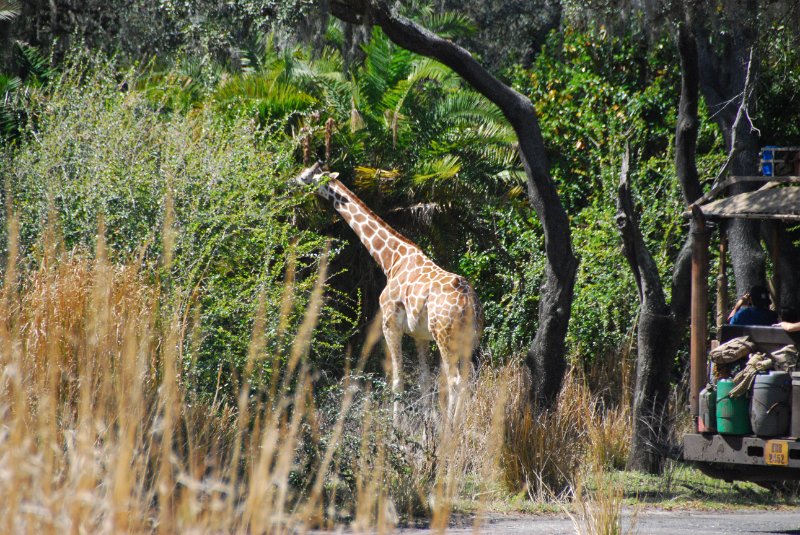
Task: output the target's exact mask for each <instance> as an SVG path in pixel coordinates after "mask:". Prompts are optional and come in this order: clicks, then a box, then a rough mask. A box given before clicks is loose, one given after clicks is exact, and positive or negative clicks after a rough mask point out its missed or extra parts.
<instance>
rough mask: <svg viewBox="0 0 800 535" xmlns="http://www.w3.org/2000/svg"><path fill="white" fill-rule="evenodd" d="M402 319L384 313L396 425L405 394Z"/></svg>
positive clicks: (385, 337)
mask: <svg viewBox="0 0 800 535" xmlns="http://www.w3.org/2000/svg"><path fill="white" fill-rule="evenodd" d="M400 319H401V318H400V317H399V314H397V313H394V312H389V313H386V312H384V315H383V337H384V339H385V340H386V349H387V351H388V353H389V362H390V366H391V370H390V371H391V381H392V394H394V403H393V405H392V420H393V421H394V423H395V424H397V423H398V420H399V417H400V410H401V407H400V396H401V394H402V393H403V377H402V375H403V344H402V341H403V326H402V323H401V321H400Z"/></svg>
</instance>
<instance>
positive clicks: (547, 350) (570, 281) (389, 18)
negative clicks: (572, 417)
mask: <svg viewBox="0 0 800 535" xmlns="http://www.w3.org/2000/svg"><path fill="white" fill-rule="evenodd" d="M331 10H332V13H333V15H334V16H336V17H338V18H340V19H342V20H344V21H346V22H351V23H362V24H363V23H369V22H372V23H373V24H377V25H378V26H380V27H381V28H382V29H383V31H384V32H385V33H386V35H388V36H389V38H390V39H391V40H392V41H393V42H395V43H396V44H398V45H399V46H402V47H403V48H406V49H408V50H410V51H412V52H414V53H417V54H420V55H423V56H427V57H430V58H433V59H436V60H438V61H440V62H441V63H443V64H444V65H446V66H448V67H449V68H451V69H453V71H455V72H456V73H458V74H459V75H460V76H461V77H462V78H464V80H466V81H467V83H469V84H470V85H471V86H472V87H473V88H474V89H475V90H476V91H478V92H479V93H481V94H482V95H483V96H485V97H486V98H488V99H489V100H490V101H492V102H493V103H494V104H495V105H496V106H497V107H498V108H500V110H501V111H502V112H503V115H504V116H505V117H506V119H507V120H508V121H509V123H511V126H512V127H513V128H514V131H515V133H516V134H517V138H518V140H519V151H520V156H521V159H522V164H523V167H524V169H525V173H526V175H527V185H528V198H529V201H530V203H531V205H532V207H533V209H534V210H535V211H536V214H537V216H538V217H539V221H540V222H541V224H542V229H543V231H544V242H545V253H546V256H547V265H546V268H545V281H544V283H543V285H542V288H541V297H540V301H539V328H538V329H537V331H536V336H535V338H534V341H533V343H532V344H531V347H530V348H529V350H528V354H527V358H526V364H527V366H528V367H529V369H530V371H531V376H532V392H531V397H532V400H533V401H534V402H535V403H538V404H542V405H544V406H545V407H547V406H552V404H553V403H554V402H555V400H556V397H557V395H558V392H559V390H560V389H561V383H562V380H563V376H564V372H565V370H566V361H565V358H564V354H565V345H564V339H565V336H566V332H567V325H568V323H569V317H570V311H571V307H572V296H573V289H574V285H575V275H576V271H577V265H578V262H577V259H576V258H575V256H574V254H573V251H572V240H571V234H570V228H569V219H568V218H567V213H566V211H565V210H564V207H563V205H562V204H561V201H560V199H559V197H558V193H557V191H556V187H555V184H554V183H553V180H552V178H551V176H550V172H549V169H548V166H547V160H546V156H545V148H544V141H543V139H542V135H541V131H540V130H539V121H538V118H537V115H536V110H535V109H534V107H533V103H531V101H530V99H528V98H527V97H525V96H524V95H521V94H520V93H518V92H517V91H515V90H513V89H512V88H511V87H509V86H507V85H506V84H504V83H502V82H501V81H500V80H498V79H497V78H495V77H494V76H493V75H492V74H491V73H490V72H489V71H487V70H486V69H485V68H484V67H483V66H482V65H481V64H480V63H478V62H477V61H476V60H475V59H474V58H473V57H472V55H470V53H469V52H467V51H466V50H465V49H463V48H462V47H460V46H458V45H456V44H455V43H453V42H452V41H449V40H446V39H443V38H441V37H439V36H437V35H435V34H434V33H432V32H430V31H428V30H426V29H425V28H422V27H421V26H419V25H418V24H416V23H414V22H413V21H410V20H408V19H406V18H403V17H401V16H399V15H397V14H396V13H394V12H393V11H392V10H391V9H390V8H389V7H388V6H387V5H386V4H384V3H383V2H381V1H379V0H372V1H370V0H332V1H331Z"/></svg>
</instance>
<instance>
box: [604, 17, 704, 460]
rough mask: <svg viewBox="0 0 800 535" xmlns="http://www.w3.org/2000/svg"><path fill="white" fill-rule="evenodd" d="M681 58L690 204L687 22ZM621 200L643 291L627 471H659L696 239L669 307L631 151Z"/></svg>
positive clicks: (681, 124) (693, 138)
mask: <svg viewBox="0 0 800 535" xmlns="http://www.w3.org/2000/svg"><path fill="white" fill-rule="evenodd" d="M677 46H678V53H679V56H680V60H681V96H680V102H679V104H678V120H677V124H676V126H675V170H676V173H677V177H678V182H680V185H681V190H682V191H683V196H684V199H685V200H686V203H687V205H688V204H691V203H693V202H694V201H696V200H697V199H698V198H699V197H700V196H701V195H702V187H701V186H700V181H699V180H698V176H697V166H696V158H695V156H696V146H697V131H698V127H699V121H698V118H697V106H698V98H699V90H698V77H699V74H698V63H697V48H696V44H695V38H694V34H693V33H692V31H691V28H690V27H689V26H688V25H686V24H681V25H680V26H679V27H678V38H677ZM623 163H624V165H623V169H622V172H621V175H620V188H619V191H618V193H619V195H618V199H617V224H618V226H619V229H620V234H621V236H622V241H623V246H624V249H623V250H624V252H625V257H626V259H627V260H628V263H629V265H630V267H631V270H632V271H633V274H634V278H635V279H636V283H637V287H638V289H639V300H640V313H639V324H638V331H637V339H636V341H637V358H636V383H635V386H634V394H633V440H632V443H631V452H630V455H629V457H628V463H627V464H628V468H629V469H633V470H642V471H645V472H650V473H660V472H661V470H662V468H663V458H664V455H663V453H664V451H663V450H664V448H663V447H662V445H663V444H665V443H667V442H668V438H669V437H668V435H669V429H670V424H671V422H670V421H669V419H668V414H669V411H668V402H669V386H670V376H671V373H670V372H671V371H672V364H673V361H674V358H675V352H676V350H677V347H678V344H679V343H680V341H681V338H682V337H683V333H684V332H685V331H686V324H687V320H688V317H689V307H690V299H691V287H690V280H691V260H692V238H691V235H690V236H687V239H686V241H685V243H684V245H683V248H682V249H681V251H680V253H679V254H678V256H677V258H676V259H675V265H674V267H673V271H672V301H671V303H670V305H669V306H667V304H666V299H665V297H664V291H663V288H662V285H661V281H660V279H659V276H658V269H657V267H656V264H655V262H654V261H653V258H652V256H651V255H650V252H649V251H648V250H647V248H646V246H645V243H644V240H643V239H642V236H641V232H640V230H639V227H638V223H637V221H636V218H635V216H634V211H633V203H632V200H631V195H630V187H629V186H628V169H627V168H628V155H627V152H626V155H625V159H624V161H623Z"/></svg>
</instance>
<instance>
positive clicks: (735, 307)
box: [728, 293, 750, 323]
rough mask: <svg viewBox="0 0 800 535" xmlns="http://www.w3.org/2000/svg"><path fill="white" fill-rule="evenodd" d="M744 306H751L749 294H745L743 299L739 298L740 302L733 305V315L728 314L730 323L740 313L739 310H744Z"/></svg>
mask: <svg viewBox="0 0 800 535" xmlns="http://www.w3.org/2000/svg"><path fill="white" fill-rule="evenodd" d="M744 305H750V294H749V293H746V294H744V295H743V296H742V297H740V298H739V300H738V301H736V304H735V305H733V310H731V313H730V314H728V323H730V322H731V320H732V319H733V317H734V316H735V315H736V313H737V312H739V309H740V308H742V307H743V306H744Z"/></svg>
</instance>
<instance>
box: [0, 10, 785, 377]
mask: <svg viewBox="0 0 800 535" xmlns="http://www.w3.org/2000/svg"><path fill="white" fill-rule="evenodd" d="M281 5H282V6H283V7H282V8H281V9H283V11H281V10H278V11H279V12H278V11H276V12H269V13H268V12H267V11H264V9H265V8H264V5H262V4H260V3H257V2H237V3H235V6H233V7H231V10H229V11H224V10H223V11H221V12H215V11H214V9H212V7H213V6H210V5H209V6H205V4H203V5H201V6H199V7H197V9H199V10H201V11H202V9H206V8H207V9H206V11H205V13H206V16H205V17H204V18H196V19H192V17H191V16H190V14H187V13H186V12H185V10H186V9H189V8H187V7H186V6H184V5H183V4H180V3H175V2H165V3H163V5H162V6H161V7H160V8H159V9H164V10H166V12H168V15H169V16H168V17H167V18H166V19H164V20H165V24H166V23H169V24H172V23H173V22H175V21H176V20H192V21H193V22H192V24H190V25H188V26H184V27H182V29H181V33H180V38H179V39H178V36H176V39H177V41H176V43H174V44H173V45H172V46H173V48H172V49H169V47H167V49H168V50H169V51H168V52H164V53H163V54H160V55H158V54H157V55H156V56H155V57H154V58H153V57H151V58H150V59H149V60H148V61H146V62H144V63H139V62H137V61H131V56H129V55H127V53H126V54H120V55H118V56H116V57H115V58H114V59H113V60H109V59H101V58H107V57H108V56H107V55H105V54H103V53H98V52H88V53H87V52H85V51H80V50H77V49H73V50H72V51H71V52H69V53H68V55H67V57H68V59H66V60H61V61H58V60H55V59H50V58H48V56H47V55H46V53H45V52H44V51H42V50H39V49H37V48H35V47H31V46H29V45H26V44H24V43H17V44H16V45H15V47H16V49H15V50H16V52H14V53H15V54H16V55H15V57H16V60H15V61H14V65H15V66H16V67H15V69H14V72H13V73H11V72H9V73H8V74H7V75H4V76H2V77H0V91H2V92H3V93H4V94H5V98H4V100H3V105H2V106H0V127H2V132H3V133H2V135H3V139H4V141H5V143H4V146H3V148H2V156H1V157H0V166H2V167H0V173H2V176H3V177H4V179H5V181H6V183H7V185H8V186H7V188H8V192H9V193H10V194H11V195H12V197H13V206H14V208H15V210H16V211H17V212H18V214H19V215H20V217H21V219H22V228H21V232H22V243H23V247H24V252H25V255H26V258H27V259H28V261H29V262H30V263H31V265H32V264H33V263H35V260H36V258H37V257H38V256H37V255H39V251H37V249H36V247H37V243H38V239H39V236H41V234H42V233H43V231H44V229H45V228H46V227H47V224H48V222H50V221H53V220H54V218H55V219H56V220H57V221H58V225H57V226H58V228H60V229H61V232H62V233H63V242H64V246H65V247H66V248H68V249H73V248H79V249H86V250H87V251H91V250H92V244H93V242H94V239H95V236H96V232H97V227H98V221H99V220H100V219H102V220H103V221H104V224H105V228H106V229H107V230H106V234H107V237H108V240H109V243H110V244H111V247H112V250H113V254H114V255H115V256H116V257H117V258H120V259H121V258H131V257H137V258H140V259H141V262H142V265H143V268H144V269H146V270H148V273H151V274H152V276H153V277H154V278H156V279H158V280H159V281H161V282H162V284H164V285H165V288H167V289H168V290H169V291H168V293H169V295H170V299H173V300H175V302H181V303H184V306H186V307H187V308H186V310H185V311H184V312H185V317H186V323H187V325H188V326H189V328H192V329H195V330H196V332H197V334H198V336H196V337H194V338H193V340H195V341H196V345H193V346H191V347H187V348H186V356H187V357H186V358H187V361H186V366H187V371H190V372H191V373H194V374H196V375H197V377H198V379H199V381H200V384H202V385H204V386H203V389H204V390H206V391H208V392H211V391H215V390H216V388H217V384H216V383H217V377H223V378H224V379H225V380H234V378H235V375H236V373H232V372H236V371H241V368H242V363H243V360H244V358H245V355H246V353H247V349H246V348H247V340H248V339H249V337H250V329H251V328H252V322H253V314H254V310H255V307H256V303H257V302H258V296H259V295H263V296H264V298H265V303H266V304H267V312H266V314H267V317H268V321H267V329H268V330H270V332H275V330H276V329H277V323H278V306H279V303H280V295H281V293H282V291H283V279H284V276H285V273H286V267H287V259H288V258H289V257H290V256H294V257H296V258H297V259H298V265H297V271H298V275H299V278H298V283H297V286H296V288H295V292H296V294H297V301H296V303H295V304H296V307H295V312H293V316H292V321H293V323H294V324H296V322H297V319H298V318H297V314H298V311H299V310H302V307H303V305H304V302H305V298H306V297H307V295H308V292H309V288H310V285H311V284H312V283H313V280H314V273H315V270H316V266H317V265H318V261H319V257H320V255H321V253H322V251H323V249H324V248H325V242H326V236H327V237H329V238H333V251H332V254H333V257H334V262H333V268H334V272H333V273H332V275H331V278H330V279H329V281H328V282H329V284H328V292H329V295H328V298H329V299H328V303H330V306H328V307H327V308H326V309H325V314H324V316H323V319H322V323H321V325H320V327H319V329H318V330H317V333H316V338H315V343H314V346H313V355H312V357H313V359H314V363H315V365H316V366H317V367H318V369H319V370H320V371H321V372H322V373H324V374H331V375H332V376H334V377H338V376H339V375H340V374H341V371H342V369H343V360H344V355H345V354H346V347H347V345H348V344H352V343H358V342H359V338H358V336H355V337H354V335H355V334H356V333H360V332H362V331H363V327H364V325H366V323H367V322H368V321H369V320H370V319H371V318H372V317H373V316H374V314H375V312H376V305H377V294H378V293H379V292H380V290H381V288H382V284H383V280H382V274H381V273H380V271H379V270H378V269H377V267H376V266H375V265H374V263H373V262H372V260H371V259H370V258H369V257H368V255H366V254H365V253H364V252H363V250H362V246H361V245H360V244H359V243H358V241H357V240H356V239H355V236H354V235H353V234H352V232H351V231H350V230H349V229H348V228H347V227H346V226H345V225H344V224H343V223H342V222H341V221H339V220H338V219H337V218H336V216H335V214H333V213H332V211H330V210H326V209H323V208H322V207H321V205H320V204H318V203H316V202H314V201H311V200H310V199H311V198H312V197H313V195H311V193H310V192H307V191H302V190H300V189H297V188H295V189H292V188H289V187H287V181H288V180H289V179H290V177H291V176H293V174H294V173H295V172H296V171H297V169H298V168H299V167H300V166H301V165H302V161H303V158H304V149H303V147H304V146H306V147H307V150H308V154H307V155H306V157H307V158H308V160H309V161H310V160H322V159H325V158H326V152H325V139H326V122H327V121H328V120H329V119H331V120H332V124H333V128H332V129H331V132H330V138H331V154H330V161H329V163H330V165H331V168H332V169H333V170H335V171H338V172H339V173H340V175H341V178H342V179H343V181H344V182H345V183H347V184H348V185H349V186H351V187H352V188H353V189H354V190H355V191H356V192H357V194H358V195H360V196H361V197H362V198H363V199H364V200H365V201H366V202H367V204H368V205H369V206H371V207H373V208H374V209H375V211H376V212H378V213H379V214H380V215H381V216H382V217H383V218H384V219H386V220H387V221H388V222H389V223H390V224H392V225H393V226H394V227H396V228H397V229H398V230H400V231H401V232H403V233H405V234H407V235H408V236H409V237H410V238H412V239H413V240H415V241H417V242H418V243H419V244H420V245H421V246H422V247H423V248H424V249H425V250H426V251H427V252H428V253H429V254H430V255H431V256H432V257H433V258H434V259H435V260H436V261H437V262H438V263H440V264H441V265H442V266H443V267H445V268H447V269H450V270H453V271H457V272H459V273H462V274H464V275H465V276H467V277H468V278H469V279H470V280H471V281H472V282H473V283H474V285H475V287H476V290H477V291H478V293H479V295H480V298H481V301H482V303H483V305H484V308H485V312H486V318H487V325H486V330H485V336H484V348H485V350H486V351H485V352H486V353H487V354H489V355H490V357H491V359H492V360H493V361H495V362H500V361H506V360H508V359H512V358H516V357H518V356H519V355H521V354H522V353H524V352H525V350H526V349H527V347H528V345H529V344H530V342H531V340H532V338H533V335H534V333H535V332H536V328H537V322H538V318H537V311H538V304H539V302H538V296H539V285H540V284H541V281H542V273H543V269H544V251H543V243H542V234H541V229H540V227H539V223H538V220H537V218H536V217H535V214H533V212H532V210H531V209H530V207H529V205H528V204H527V202H526V199H525V191H524V187H525V181H524V177H523V175H522V173H521V168H520V163H519V160H518V157H517V155H516V152H515V150H514V142H515V138H514V136H513V133H512V131H511V129H510V128H509V126H508V124H507V123H506V122H505V120H504V118H503V117H502V115H501V114H500V113H499V111H498V110H497V109H496V108H495V107H494V106H492V105H491V104H489V103H488V102H487V101H486V100H485V99H483V98H481V97H479V96H478V95H477V94H476V93H475V92H473V91H472V90H471V89H470V88H469V87H467V86H465V84H464V83H463V82H462V81H461V79H460V78H459V77H458V76H456V75H455V74H454V73H453V72H451V71H450V70H449V69H447V68H445V67H443V66H442V65H440V64H438V63H436V62H433V61H431V60H429V59H426V58H422V57H419V56H415V55H414V54H411V53H409V52H407V51H405V50H403V49H400V48H398V47H396V46H395V45H393V44H392V43H391V41H390V40H389V39H388V38H387V37H386V36H385V35H384V34H383V33H382V32H381V31H380V30H379V29H373V30H372V32H371V35H370V36H369V39H368V40H367V41H366V42H365V43H364V44H363V45H362V46H361V50H360V52H361V54H362V57H361V58H360V59H359V58H356V60H353V58H350V59H348V60H346V59H345V56H346V55H345V52H346V50H344V49H345V48H346V42H345V41H346V39H345V37H346V32H345V28H344V27H343V26H341V25H340V24H338V23H336V22H332V21H329V22H328V31H327V33H326V34H325V37H326V39H327V41H326V42H327V46H326V47H323V48H320V47H317V48H315V49H310V48H305V47H302V46H289V45H287V44H286V40H285V39H283V38H282V37H281V35H283V34H281V33H280V32H278V33H276V34H266V33H264V32H265V31H266V29H268V28H272V27H273V26H274V25H276V24H277V25H280V24H284V25H286V24H289V22H290V19H292V20H293V15H291V14H290V12H292V13H294V14H295V15H297V14H299V13H306V12H307V11H308V10H312V6H310V5H309V4H308V3H305V2H296V3H292V4H291V6H294V7H293V8H291V9H289V8H287V7H286V6H289V7H291V6H290V5H289V4H286V5H283V4H281ZM203 6H205V8H204V7H203ZM201 8H202V9H201ZM284 8H286V9H284ZM287 9H288V11H287ZM292 9H294V11H292ZM404 9H406V11H407V13H408V14H409V15H410V16H412V17H414V18H417V19H418V20H420V21H422V22H423V24H425V25H427V26H428V27H430V28H432V29H433V30H434V31H438V32H440V33H443V34H444V35H447V36H448V37H450V38H453V39H465V38H471V37H474V30H475V28H474V26H473V25H472V24H471V22H470V21H469V20H467V19H466V18H465V17H463V16H461V15H457V14H441V13H437V12H435V11H434V10H433V9H431V8H430V6H427V5H426V4H425V3H409V4H408V5H407V6H405V8H404ZM237 17H238V18H237ZM242 17H244V18H246V19H248V20H250V19H252V20H251V22H252V24H251V25H250V26H248V29H247V32H249V33H248V34H247V38H242V39H241V40H239V41H238V42H239V44H240V45H241V47H240V48H239V49H237V50H236V54H235V56H236V61H230V58H229V57H223V56H225V54H223V53H221V52H220V51H221V50H224V49H225V47H226V46H227V44H230V42H231V40H232V39H233V40H235V39H236V35H234V34H233V33H225V32H222V31H221V30H220V31H218V28H222V27H226V25H229V24H230V23H231V21H236V20H240V19H242ZM248 17H249V18H248ZM259 17H261V18H259ZM242 20H244V19H242ZM294 22H296V21H293V22H291V23H292V24H294ZM286 27H289V26H285V28H286ZM285 28H284V29H285ZM765 35H766V37H765V38H764V41H763V43H762V47H763V57H764V58H765V59H764V64H765V69H764V75H763V76H761V77H760V78H759V81H758V83H759V91H760V93H759V105H758V108H757V110H755V112H754V117H755V120H756V122H757V124H758V125H763V132H764V139H765V140H768V141H769V142H771V143H779V142H780V143H791V142H793V141H794V140H795V138H797V136H798V134H797V132H795V130H796V127H794V126H792V125H796V124H798V123H797V121H787V120H780V121H779V120H776V118H780V117H782V116H785V115H786V113H787V112H786V110H787V109H798V108H797V106H794V104H796V101H797V98H798V97H797V94H796V91H795V89H794V88H795V87H796V85H797V84H792V83H791V82H792V80H794V78H795V77H796V73H797V72H800V71H799V70H798V69H797V66H798V64H800V56H798V55H797V54H796V53H794V52H793V50H796V47H795V48H792V47H791V46H789V45H791V44H792V43H795V41H796V36H795V35H794V33H793V32H791V31H790V30H788V29H787V28H785V27H778V26H776V27H775V28H773V29H772V33H770V34H768V35H767V34H765ZM190 43H194V44H195V45H197V46H195V47H194V48H193V49H191V50H193V51H192V52H187V51H189V50H190V48H191V47H190V48H187V46H188V45H189V44H190ZM198 43H200V44H198ZM164 46H167V44H164ZM97 48H102V47H97ZM165 50H166V49H165ZM498 70H499V72H500V76H501V77H503V78H504V79H505V80H506V81H508V82H509V83H511V84H512V85H513V86H514V87H515V88H517V89H518V90H520V91H522V92H523V93H525V94H527V95H529V96H530V97H531V99H532V100H533V102H534V104H535V105H536V108H537V111H538V113H539V118H540V121H541V130H542V132H543V134H544V136H545V142H546V144H547V146H548V150H549V154H548V156H549V164H550V166H551V169H552V174H553V177H554V179H555V180H556V182H557V184H558V188H559V192H560V194H561V197H562V200H563V202H564V204H565V206H566V209H567V211H568V213H569V214H570V218H571V223H572V232H573V240H574V243H573V247H574V249H575V251H576V253H577V255H578V256H579V258H580V270H579V273H578V280H577V284H576V289H575V301H574V304H573V313H572V319H571V324H570V329H569V335H568V336H569V339H568V343H569V349H570V353H571V355H572V357H573V359H574V360H575V361H576V362H581V363H584V364H586V365H591V364H592V363H594V362H595V361H598V360H600V361H603V360H605V359H606V358H609V357H611V356H614V355H617V354H619V352H620V351H622V349H623V348H624V347H625V346H626V344H628V343H630V342H631V340H632V338H631V337H632V333H633V329H634V327H635V325H634V322H635V318H636V312H637V310H636V309H637V305H638V301H637V298H636V289H635V284H634V282H633V280H632V277H631V275H630V271H629V269H628V267H627V265H626V263H625V260H624V258H623V256H622V255H621V251H620V241H619V237H618V233H617V229H616V223H615V201H616V187H617V182H618V172H619V162H620V158H621V154H622V152H623V150H624V147H625V145H626V144H627V145H628V146H630V147H631V150H632V153H633V155H634V164H633V172H632V182H633V186H634V191H635V201H636V205H637V209H638V210H639V216H640V219H641V225H642V230H643V233H644V235H645V239H646V240H647V242H648V244H649V245H650V248H651V251H653V253H654V256H655V258H656V261H657V262H658V265H659V269H660V270H661V272H662V275H663V278H664V280H665V281H667V280H668V277H669V275H670V272H671V269H672V263H673V260H674V258H675V256H676V254H677V252H678V249H679V247H680V246H681V244H682V243H683V241H684V239H685V236H686V231H687V229H686V225H685V223H684V222H683V220H682V219H681V217H680V213H681V211H682V210H683V201H682V200H681V197H680V191H679V187H678V184H677V181H676V179H675V175H674V169H673V147H672V138H673V133H674V123H675V110H676V107H677V102H678V88H679V81H680V80H679V72H678V61H677V56H676V51H675V47H674V44H673V43H672V41H671V40H670V39H668V38H667V37H660V38H659V37H658V36H657V35H656V36H655V37H653V36H650V37H646V36H643V35H640V34H636V33H632V32H627V33H626V32H620V31H618V30H616V31H614V32H612V31H609V30H607V29H606V28H605V27H603V26H600V25H592V24H587V25H570V24H564V25H563V26H562V28H560V29H559V30H556V31H553V32H551V33H550V34H549V36H548V37H547V39H546V40H545V43H544V46H543V47H542V49H541V51H540V52H539V54H538V55H537V56H535V58H533V60H532V62H531V63H530V64H529V65H527V66H525V67H523V66H521V65H519V64H511V65H506V66H504V68H503V69H498ZM792 113H794V112H792ZM700 114H701V130H700V138H699V140H698V165H699V168H700V176H701V177H704V179H705V177H711V176H713V174H714V173H715V172H716V170H717V169H718V168H719V166H720V164H721V162H722V159H723V158H724V154H723V152H724V151H723V146H722V142H721V139H720V136H719V134H718V133H717V129H716V127H715V126H714V125H713V121H712V120H711V118H710V115H711V112H709V110H707V109H705V107H704V105H702V104H701V110H700ZM167 198H169V199H170V200H171V202H172V204H173V206H174V211H175V221H174V224H175V227H176V230H177V232H176V238H177V241H176V243H175V257H174V258H175V259H174V263H173V265H172V269H171V272H170V273H163V272H161V271H160V269H161V268H159V258H160V257H161V255H162V253H163V251H161V247H162V238H163V236H162V227H163V223H164V217H165V207H166V205H167V202H166V199H167ZM3 217H5V215H4V216H3ZM2 239H3V240H5V239H6V238H5V236H3V238H2ZM665 286H666V287H667V288H668V286H669V285H668V284H666V285H665ZM194 311H199V315H196V313H195V312H194ZM279 349H280V348H275V347H270V348H267V350H266V351H268V352H274V351H277V350H279ZM265 366H267V365H265ZM380 367H381V365H380V363H378V362H376V363H374V365H373V366H372V370H373V371H375V370H378V369H380ZM221 370H224V373H222V372H221ZM261 372H263V373H262V375H263V377H267V376H268V375H269V373H270V370H269V369H268V368H267V367H265V369H263V370H261ZM223 383H224V381H223ZM222 386H226V385H224V384H223V385H222Z"/></svg>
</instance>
